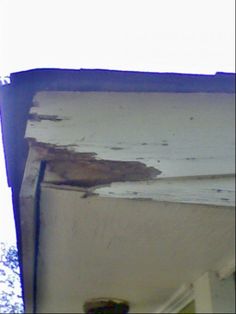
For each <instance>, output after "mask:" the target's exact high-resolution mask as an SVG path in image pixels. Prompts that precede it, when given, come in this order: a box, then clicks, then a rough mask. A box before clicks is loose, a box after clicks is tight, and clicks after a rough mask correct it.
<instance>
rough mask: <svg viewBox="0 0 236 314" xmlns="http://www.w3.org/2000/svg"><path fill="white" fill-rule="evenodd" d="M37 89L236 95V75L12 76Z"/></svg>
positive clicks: (43, 72) (45, 72)
mask: <svg viewBox="0 0 236 314" xmlns="http://www.w3.org/2000/svg"><path fill="white" fill-rule="evenodd" d="M25 83H28V84H29V85H30V86H31V87H32V88H33V89H35V90H36V89H37V90H68V91H70V90H72V91H75V90H78V91H118V92H122V91H123V92H186V93H188V92H219V93H234V92H235V73H224V72H217V73H216V74H214V75H211V74H184V73H168V72H156V73H155V72H138V71H120V70H103V69H79V70H74V69H56V68H43V69H31V70H27V71H22V72H16V73H12V74H11V84H14V85H15V84H17V85H21V84H25Z"/></svg>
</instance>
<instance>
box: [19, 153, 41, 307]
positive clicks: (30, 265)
mask: <svg viewBox="0 0 236 314" xmlns="http://www.w3.org/2000/svg"><path fill="white" fill-rule="evenodd" d="M40 165H41V161H40V160H39V159H38V155H37V152H36V151H35V150H34V149H33V148H31V149H30V150H29V155H28V159H27V163H26V168H25V172H24V178H23V182H22V188H21V191H20V217H21V230H22V231H21V247H22V266H23V291H24V306H25V312H26V313H33V312H34V292H35V291H34V288H35V286H34V285H35V258H36V251H35V250H36V247H35V245H36V224H37V221H36V204H37V200H36V197H37V195H36V194H37V189H38V180H39V174H40Z"/></svg>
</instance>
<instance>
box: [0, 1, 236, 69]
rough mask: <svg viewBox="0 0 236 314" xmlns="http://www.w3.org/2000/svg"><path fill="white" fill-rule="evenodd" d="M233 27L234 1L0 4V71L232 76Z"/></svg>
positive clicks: (33, 2) (26, 2)
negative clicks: (41, 69)
mask: <svg viewBox="0 0 236 314" xmlns="http://www.w3.org/2000/svg"><path fill="white" fill-rule="evenodd" d="M234 24H235V1H234V0H178V1H177V0H99V1H97V0H83V1H81V0H75V1H74V0H66V1H65V0H56V1H55V0H28V1H26V0H0V36H1V37H0V38H1V45H0V71H1V74H2V75H7V74H9V73H10V72H15V71H21V70H25V69H29V68H36V67H60V68H105V69H118V70H137V71H153V72H184V73H215V72H217V71H225V72H235V61H234V59H235V27H234V26H235V25H234Z"/></svg>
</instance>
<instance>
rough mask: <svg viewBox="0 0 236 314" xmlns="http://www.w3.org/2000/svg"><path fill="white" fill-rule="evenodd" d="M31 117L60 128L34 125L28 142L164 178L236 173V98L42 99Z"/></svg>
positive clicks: (63, 95)
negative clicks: (135, 166) (136, 164)
mask: <svg viewBox="0 0 236 314" xmlns="http://www.w3.org/2000/svg"><path fill="white" fill-rule="evenodd" d="M34 103H35V104H36V105H37V106H35V107H32V109H31V113H32V114H37V115H43V116H45V115H46V116H54V117H55V116H58V117H59V118H61V119H62V120H61V121H51V120H50V119H49V120H48V119H44V120H42V121H29V122H28V125H27V131H26V137H27V138H34V139H36V141H38V142H43V143H50V144H55V145H58V146H67V148H68V149H71V150H74V151H77V152H93V153H96V154H97V158H101V159H109V160H123V161H140V162H143V163H144V164H146V165H148V166H153V167H155V168H157V169H159V170H161V171H162V174H161V175H160V176H159V177H178V176H196V175H218V174H219V175H222V174H223V175H224V174H233V173H235V163H234V156H235V149H234V143H235V141H234V139H235V137H234V95H233V94H200V93H198V94H195V93H190V94H186V93H185V94H181V93H179V94H177V93H173V94H171V93H168V94H167V93H104V92H100V93H97V92H90V93H88V92H41V93H39V94H37V95H36V97H35V99H34Z"/></svg>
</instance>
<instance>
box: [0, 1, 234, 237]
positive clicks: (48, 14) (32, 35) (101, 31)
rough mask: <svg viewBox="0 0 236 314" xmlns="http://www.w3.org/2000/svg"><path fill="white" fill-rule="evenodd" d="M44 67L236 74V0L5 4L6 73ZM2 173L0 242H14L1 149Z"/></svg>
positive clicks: (1, 21)
mask: <svg viewBox="0 0 236 314" xmlns="http://www.w3.org/2000/svg"><path fill="white" fill-rule="evenodd" d="M40 67H59V68H75V69H76V68H77V69H79V68H104V69H118V70H137V71H153V72H181V73H215V72H217V71H223V72H235V1H234V0H178V1H176V0H119V1H118V0H99V1H97V0H86V1H85V0H83V1H81V0H66V1H65V0H27V1H26V0H21V1H20V0H0V76H1V75H2V76H4V75H9V73H11V72H17V71H22V70H27V69H30V68H40ZM0 147H2V146H1V142H0ZM0 174H1V175H0V241H2V240H4V241H14V234H13V233H12V231H13V229H14V228H13V220H12V208H11V201H10V190H9V189H8V188H7V186H6V177H5V172H4V160H3V153H2V150H1V149H0Z"/></svg>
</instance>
